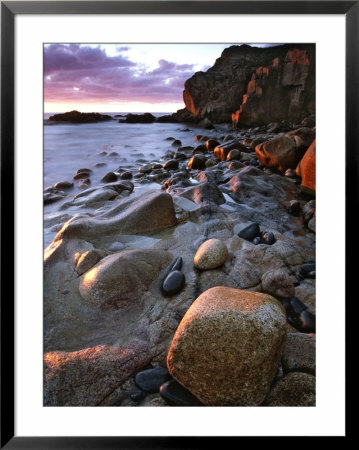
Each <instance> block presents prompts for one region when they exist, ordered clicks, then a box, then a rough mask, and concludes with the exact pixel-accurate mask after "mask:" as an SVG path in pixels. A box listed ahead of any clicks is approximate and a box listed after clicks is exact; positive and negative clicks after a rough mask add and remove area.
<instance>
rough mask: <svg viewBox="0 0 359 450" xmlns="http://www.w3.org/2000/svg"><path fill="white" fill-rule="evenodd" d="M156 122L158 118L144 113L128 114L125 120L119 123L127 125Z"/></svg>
mask: <svg viewBox="0 0 359 450" xmlns="http://www.w3.org/2000/svg"><path fill="white" fill-rule="evenodd" d="M155 120H156V117H155V116H154V115H152V114H151V113H144V114H132V113H130V114H127V116H126V119H125V120H121V119H120V120H119V122H126V123H152V122H154V121H155Z"/></svg>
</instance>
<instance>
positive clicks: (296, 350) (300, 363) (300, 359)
mask: <svg viewBox="0 0 359 450" xmlns="http://www.w3.org/2000/svg"><path fill="white" fill-rule="evenodd" d="M315 353H316V339H315V336H310V335H309V334H305V333H288V335H287V342H286V344H285V348H284V352H283V357H282V364H283V367H284V370H285V371H286V372H293V371H297V372H308V373H311V374H313V375H315Z"/></svg>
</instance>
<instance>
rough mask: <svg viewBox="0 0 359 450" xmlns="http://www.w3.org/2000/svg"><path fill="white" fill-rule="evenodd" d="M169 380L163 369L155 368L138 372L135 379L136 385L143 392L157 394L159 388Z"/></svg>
mask: <svg viewBox="0 0 359 450" xmlns="http://www.w3.org/2000/svg"><path fill="white" fill-rule="evenodd" d="M170 378H171V375H170V374H169V372H168V370H167V369H166V368H165V367H160V366H158V367H155V368H154V369H148V370H143V371H142V372H138V373H137V374H136V377H135V383H136V385H137V386H138V387H139V388H140V389H142V390H143V391H144V392H148V393H154V392H158V390H159V388H160V386H161V385H162V384H163V383H165V382H166V381H168V380H169V379H170Z"/></svg>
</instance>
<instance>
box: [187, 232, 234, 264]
mask: <svg viewBox="0 0 359 450" xmlns="http://www.w3.org/2000/svg"><path fill="white" fill-rule="evenodd" d="M227 257H228V249H227V247H226V245H225V244H223V242H222V241H220V240H219V239H209V240H207V241H205V242H204V243H203V244H202V245H201V246H200V247H199V248H198V250H197V252H196V254H195V255H194V258H193V264H194V266H195V268H196V269H199V270H208V269H215V268H216V267H220V266H221V265H222V264H223V263H224V262H225V261H226V259H227Z"/></svg>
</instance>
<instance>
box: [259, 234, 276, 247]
mask: <svg viewBox="0 0 359 450" xmlns="http://www.w3.org/2000/svg"><path fill="white" fill-rule="evenodd" d="M262 242H263V243H264V244H268V245H272V244H274V243H275V237H274V234H273V233H272V232H270V231H269V232H265V233H263V236H262Z"/></svg>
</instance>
